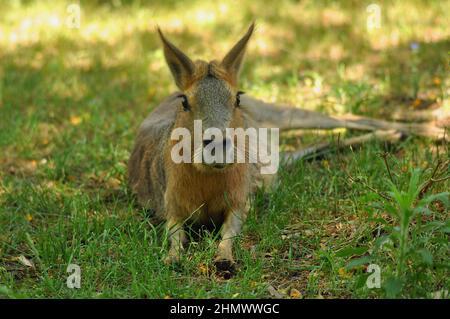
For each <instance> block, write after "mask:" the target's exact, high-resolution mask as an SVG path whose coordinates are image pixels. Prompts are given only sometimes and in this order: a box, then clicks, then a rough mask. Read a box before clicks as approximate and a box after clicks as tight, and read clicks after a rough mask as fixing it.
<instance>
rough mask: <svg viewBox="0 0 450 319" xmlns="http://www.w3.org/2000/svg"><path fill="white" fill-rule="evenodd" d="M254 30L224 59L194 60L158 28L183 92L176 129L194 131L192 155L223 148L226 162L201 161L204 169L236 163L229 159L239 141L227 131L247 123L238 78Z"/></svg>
mask: <svg viewBox="0 0 450 319" xmlns="http://www.w3.org/2000/svg"><path fill="white" fill-rule="evenodd" d="M253 29H254V24H252V25H251V26H250V28H249V29H248V31H247V33H246V34H245V35H244V36H243V37H242V38H241V39H240V40H239V41H238V42H237V43H236V44H235V45H234V46H233V47H232V48H231V50H230V51H229V52H228V53H227V54H225V56H224V57H223V58H222V59H221V60H212V61H210V62H206V61H202V60H196V61H192V60H191V59H190V58H189V57H188V56H187V55H186V54H185V53H183V52H182V51H181V50H180V49H178V48H177V47H176V46H175V45H173V44H172V43H171V42H169V41H168V40H167V38H166V37H165V36H164V35H163V33H162V32H161V30H160V29H158V32H159V35H160V37H161V40H162V43H163V47H164V56H165V58H166V62H167V65H168V66H169V68H170V71H171V73H172V76H173V78H174V80H175V83H176V85H177V87H178V88H179V89H180V91H181V92H180V93H179V106H178V110H177V115H176V121H175V126H174V128H186V129H187V130H189V132H191V134H192V139H193V141H192V142H193V143H192V146H193V148H192V151H193V153H192V158H194V157H198V156H205V155H204V154H205V153H204V152H203V149H209V150H212V155H214V152H215V150H217V149H219V147H220V148H221V150H222V151H223V160H222V161H220V160H219V161H217V160H214V161H212V162H211V161H210V162H208V160H206V161H205V160H203V161H202V163H201V164H199V163H197V164H199V165H196V166H197V167H199V168H200V169H202V170H205V169H206V170H211V169H212V170H222V169H224V168H226V167H229V166H230V164H232V162H233V161H227V160H226V159H227V158H229V156H232V155H231V153H233V154H234V151H235V146H234V145H235V141H234V138H229V137H227V134H226V130H227V129H230V128H234V129H236V128H243V125H244V119H243V114H242V111H241V109H240V95H241V94H242V93H243V92H241V91H240V90H239V87H238V77H239V71H240V69H241V66H242V61H243V58H244V55H245V49H246V46H247V42H248V40H249V39H250V37H251V35H252V33H253ZM198 121H201V131H202V132H201V133H204V134H202V138H201V139H202V141H201V143H194V139H195V138H194V126H195V125H196V132H197V131H198V128H199V126H198V124H199V123H200V122H198ZM219 132H221V134H219ZM197 133H199V132H197ZM196 144H197V145H196ZM195 162H196V161H195V160H194V164H195Z"/></svg>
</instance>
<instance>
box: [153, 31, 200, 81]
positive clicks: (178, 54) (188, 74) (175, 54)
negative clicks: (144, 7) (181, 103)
mask: <svg viewBox="0 0 450 319" xmlns="http://www.w3.org/2000/svg"><path fill="white" fill-rule="evenodd" d="M158 33H159V37H160V38H161V41H162V43H163V47H164V56H165V58H166V62H167V65H168V66H169V68H170V71H171V72H172V75H173V77H174V79H175V83H176V84H177V86H178V87H179V88H180V90H184V89H186V88H187V87H188V85H189V83H190V82H191V80H192V78H193V75H194V72H195V65H194V62H192V60H191V59H189V57H188V56H187V55H186V54H184V53H183V52H182V51H181V50H180V49H178V48H177V47H176V46H174V45H173V44H172V43H171V42H170V41H169V40H167V39H166V37H165V36H164V35H163V33H162V32H161V29H160V28H159V27H158Z"/></svg>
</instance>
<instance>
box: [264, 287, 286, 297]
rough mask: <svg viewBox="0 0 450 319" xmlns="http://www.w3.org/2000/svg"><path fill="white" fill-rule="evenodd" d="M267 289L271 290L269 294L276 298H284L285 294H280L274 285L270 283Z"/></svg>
mask: <svg viewBox="0 0 450 319" xmlns="http://www.w3.org/2000/svg"><path fill="white" fill-rule="evenodd" d="M267 290H268V291H269V294H270V295H271V296H273V297H275V298H276V299H281V298H283V295H282V294H280V293H279V292H278V291H277V290H276V289H275V288H274V287H273V286H272V285H269V286H268V287H267Z"/></svg>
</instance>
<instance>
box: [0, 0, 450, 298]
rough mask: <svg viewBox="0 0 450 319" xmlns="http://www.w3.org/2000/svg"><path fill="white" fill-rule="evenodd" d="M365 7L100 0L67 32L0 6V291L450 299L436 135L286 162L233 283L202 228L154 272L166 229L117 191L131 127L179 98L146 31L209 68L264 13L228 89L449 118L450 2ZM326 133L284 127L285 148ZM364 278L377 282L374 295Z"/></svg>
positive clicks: (45, 12)
mask: <svg viewBox="0 0 450 319" xmlns="http://www.w3.org/2000/svg"><path fill="white" fill-rule="evenodd" d="M73 2H76V1H73ZM371 3H372V2H368V1H342V2H334V1H325V0H323V1H299V2H297V1H287V0H278V1H269V2H267V1H260V2H258V1H231V0H229V1H225V0H224V1H219V2H206V1H205V2H200V1H189V2H176V1H120V0H119V1H112V0H111V1H100V0H97V1H81V7H80V8H81V20H80V21H77V20H76V10H77V6H75V7H74V6H69V5H70V4H71V2H64V1H20V0H16V1H8V2H1V3H0V10H1V12H2V17H1V20H0V297H2V296H3V297H11V298H14V297H18V298H21V297H32V298H37V297H45V298H62V297H71V298H81V297H98V298H103V297H124V298H129V297H141V298H142V297H143V298H204V297H206V298H209V297H219V298H222V297H226V298H258V297H263V298H271V297H282V298H380V297H406V298H412V297H425V298H431V297H435V298H436V297H445V296H446V291H447V293H448V288H449V284H450V282H449V280H450V279H449V278H450V277H449V267H450V265H449V262H448V261H449V249H448V248H449V241H448V239H449V237H448V233H449V231H450V223H449V210H448V206H446V205H447V204H448V203H447V202H448V194H445V193H444V194H441V195H437V194H439V193H442V192H443V191H446V190H448V189H449V188H450V187H449V186H450V182H449V180H448V179H446V175H448V174H449V173H450V170H449V168H448V158H449V147H448V144H445V143H435V142H434V141H431V140H428V139H425V138H417V137H407V138H406V139H404V140H403V141H402V142H401V143H398V144H396V145H385V144H382V143H376V142H373V143H370V144H367V145H364V146H363V147H362V148H360V149H345V150H342V151H341V152H330V153H329V154H326V155H325V156H324V157H322V158H315V159H310V160H305V161H300V162H298V163H297V164H296V165H294V166H293V167H281V169H280V174H279V175H280V178H279V183H278V184H277V186H276V187H275V188H274V189H273V190H272V192H271V193H269V195H264V194H262V193H258V194H257V196H256V198H255V199H254V200H253V202H252V208H251V210H250V215H249V219H248V221H247V223H246V224H245V227H244V230H243V233H242V234H241V236H240V237H239V238H237V242H236V245H235V246H236V251H235V253H236V258H237V260H238V261H239V262H238V266H239V271H238V273H237V274H236V275H235V276H234V277H232V278H231V279H228V280H227V279H224V278H222V277H221V276H220V275H218V274H216V273H215V272H214V269H213V267H212V259H213V255H214V251H215V247H216V245H217V240H216V235H215V234H211V233H205V234H203V236H201V237H200V239H198V240H197V241H194V242H192V243H191V245H190V246H189V247H188V250H187V252H186V254H185V256H184V258H183V262H182V264H181V265H180V266H179V267H168V266H166V265H164V263H163V259H164V255H165V254H166V252H167V240H166V239H165V236H164V231H163V227H162V225H158V224H155V223H153V220H152V218H151V216H149V214H148V212H146V211H145V210H143V209H141V208H140V207H139V206H138V205H137V203H136V199H135V197H134V196H133V195H132V194H131V193H130V190H129V189H128V187H127V183H126V163H127V160H128V158H129V155H130V151H131V149H132V145H133V139H134V137H135V134H136V131H137V128H138V126H139V124H140V122H141V121H142V120H143V118H144V117H145V116H146V115H147V114H148V113H149V112H150V111H151V110H152V108H153V107H155V106H156V105H157V104H158V103H159V102H160V101H161V100H162V99H163V98H164V97H165V96H167V95H168V94H169V93H170V92H172V91H174V90H175V85H174V83H173V80H172V78H171V76H170V74H169V71H168V68H167V67H166V65H165V64H164V60H163V54H162V51H161V45H160V42H159V40H158V37H157V34H156V32H155V28H156V25H159V26H160V27H161V29H163V30H164V32H165V33H166V35H167V37H168V38H169V39H171V40H172V41H173V42H174V43H176V44H177V45H178V46H179V47H181V48H183V49H184V50H185V51H186V52H188V53H189V55H190V56H192V57H196V58H205V59H218V58H221V57H222V56H223V54H224V53H225V52H226V50H227V49H228V48H230V46H231V45H232V44H233V42H234V41H236V40H237V39H238V38H239V37H240V36H241V35H242V34H243V33H244V32H245V30H246V28H247V27H248V25H249V24H250V23H251V22H252V21H253V20H256V23H257V29H256V33H255V35H254V38H253V39H252V40H251V42H250V44H249V50H248V55H247V59H246V64H245V66H244V69H243V72H242V74H241V83H240V86H241V87H242V90H243V91H245V92H247V93H248V94H251V95H252V96H255V97H258V98H261V99H264V100H266V101H278V102H283V103H287V104H291V105H296V106H299V107H304V108H307V109H313V110H319V111H321V112H324V113H328V114H344V113H348V112H352V113H355V114H362V115H367V116H373V117H377V118H383V119H398V118H401V117H405V116H408V115H410V114H413V112H415V111H418V110H425V111H426V110H433V109H437V108H441V109H443V110H447V111H448V109H449V107H450V103H449V101H450V100H449V93H450V78H449V76H448V74H449V73H448V58H449V55H448V53H449V51H450V41H449V36H450V28H449V18H448V12H449V11H450V2H447V1H418V0H416V1H395V2H394V1H376V2H375V3H374V4H375V5H372V6H370V7H368V6H369V4H371ZM378 12H379V13H380V15H379V18H380V19H378V16H377V13H378ZM78 22H79V28H76V26H77V23H78ZM338 132H339V133H340V134H341V137H345V136H350V135H354V134H360V133H358V132H350V131H346V130H338V131H334V132H332V133H338ZM331 139H332V137H331V133H330V132H324V131H312V132H311V131H310V132H290V133H289V134H285V135H283V138H282V142H283V145H282V147H283V149H284V150H288V151H289V150H292V149H294V148H295V147H299V146H306V145H309V144H312V143H315V142H319V141H327V140H331ZM383 155H385V158H386V162H385V160H384V158H383ZM436 167H437V169H436ZM388 168H389V169H388ZM435 169H436V172H437V173H436V174H438V175H435V176H434V177H433V178H434V179H433V180H434V181H435V182H433V180H431V179H430V178H431V177H432V175H433V172H434V171H435ZM390 175H391V177H390ZM416 177H418V179H419V180H418V182H415V181H414V179H415V178H416ZM391 183H393V184H395V185H397V187H398V188H400V189H402V190H403V191H404V192H403V193H402V194H403V195H404V197H401V198H407V197H408V196H409V195H408V194H412V195H411V196H412V197H411V196H410V197H411V198H409V201H408V200H406V199H405V201H406V204H405V201H402V199H401V198H400V197H398V196H397V197H396V196H395V188H394V187H392V186H390V184H391ZM409 183H411V185H412V187H409V188H410V189H409V190H408V184H409ZM421 183H425V184H427V185H428V184H429V186H427V187H426V189H423V187H424V185H423V184H421ZM416 190H419V191H420V190H423V192H421V193H420V194H417V192H416ZM403 195H402V196H403ZM429 196H435V197H436V198H434V197H429ZM427 198H428V199H429V200H427ZM436 199H438V200H436ZM405 205H406V206H405ZM411 214H412V215H411ZM410 215H411V216H412V217H411V218H406V217H405V216H410ZM69 264H77V265H79V266H80V269H81V288H80V289H69V288H68V287H67V285H66V278H67V277H68V276H69V275H70V273H67V267H68V265H69ZM374 267H375V268H376V269H378V270H380V272H379V274H380V277H379V278H380V281H381V283H380V285H381V286H380V288H377V287H378V286H377V284H376V280H375V281H373V282H374V283H375V284H374V285H370V284H369V285H367V284H366V280H367V279H368V276H369V275H370V274H371V273H370V272H368V270H370V271H373V269H375V268H374ZM377 267H378V268H377ZM374 274H376V271H375V273H374ZM371 278H372V279H373V277H371ZM371 278H369V279H371ZM372 279H371V280H372ZM375 279H376V278H375ZM447 296H448V295H447Z"/></svg>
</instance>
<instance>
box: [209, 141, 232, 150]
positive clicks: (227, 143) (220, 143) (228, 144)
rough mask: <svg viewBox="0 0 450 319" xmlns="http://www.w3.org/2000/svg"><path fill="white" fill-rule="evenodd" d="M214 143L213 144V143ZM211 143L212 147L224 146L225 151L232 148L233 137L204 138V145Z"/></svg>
mask: <svg viewBox="0 0 450 319" xmlns="http://www.w3.org/2000/svg"><path fill="white" fill-rule="evenodd" d="M211 143H213V144H211ZM210 144H211V148H216V149H217V148H220V147H221V148H222V149H223V150H224V151H227V150H228V149H230V148H231V146H232V142H231V139H229V138H224V139H223V140H217V139H213V140H209V139H206V140H203V147H206V146H208V145H210Z"/></svg>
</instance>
